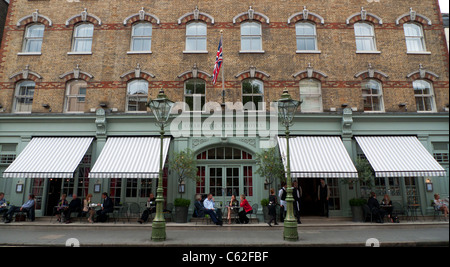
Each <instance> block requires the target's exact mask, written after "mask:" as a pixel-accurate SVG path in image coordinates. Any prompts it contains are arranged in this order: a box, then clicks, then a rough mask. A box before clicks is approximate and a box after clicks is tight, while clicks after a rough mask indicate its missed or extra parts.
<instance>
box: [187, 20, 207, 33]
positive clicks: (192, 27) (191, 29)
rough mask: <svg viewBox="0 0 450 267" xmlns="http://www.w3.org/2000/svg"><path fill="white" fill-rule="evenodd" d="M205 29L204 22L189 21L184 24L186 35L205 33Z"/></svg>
mask: <svg viewBox="0 0 450 267" xmlns="http://www.w3.org/2000/svg"><path fill="white" fill-rule="evenodd" d="M206 31H207V27H206V24H205V23H201V22H198V23H190V24H188V25H187V26H186V35H206Z"/></svg>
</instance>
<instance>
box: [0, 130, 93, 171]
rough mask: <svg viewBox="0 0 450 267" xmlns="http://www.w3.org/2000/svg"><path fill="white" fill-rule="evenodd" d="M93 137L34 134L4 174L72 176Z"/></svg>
mask: <svg viewBox="0 0 450 267" xmlns="http://www.w3.org/2000/svg"><path fill="white" fill-rule="evenodd" d="M93 139H94V138H93V137H34V138H33V139H31V141H30V143H29V144H28V145H27V146H26V147H25V148H24V150H23V151H22V152H21V153H20V154H19V156H18V157H17V158H16V160H14V162H13V163H11V165H9V167H8V168H7V169H6V170H5V171H4V172H3V178H73V174H74V172H75V170H76V168H77V167H78V165H79V164H80V162H81V160H82V159H83V157H84V155H85V154H86V152H87V150H88V149H89V146H90V145H91V143H92V140H93Z"/></svg>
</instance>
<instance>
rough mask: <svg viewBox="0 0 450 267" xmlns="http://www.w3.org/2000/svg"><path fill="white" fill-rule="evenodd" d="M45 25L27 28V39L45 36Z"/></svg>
mask: <svg viewBox="0 0 450 267" xmlns="http://www.w3.org/2000/svg"><path fill="white" fill-rule="evenodd" d="M44 29H45V26H44V25H36V24H35V25H32V26H29V27H27V33H26V37H35V38H36V37H43V36H44Z"/></svg>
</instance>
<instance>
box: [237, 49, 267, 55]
mask: <svg viewBox="0 0 450 267" xmlns="http://www.w3.org/2000/svg"><path fill="white" fill-rule="evenodd" d="M264 53H266V51H264V50H252V51H248V50H241V51H239V54H264Z"/></svg>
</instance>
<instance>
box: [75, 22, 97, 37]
mask: <svg viewBox="0 0 450 267" xmlns="http://www.w3.org/2000/svg"><path fill="white" fill-rule="evenodd" d="M93 34H94V25H92V24H81V25H78V26H76V28H75V37H92V36H93Z"/></svg>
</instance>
